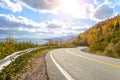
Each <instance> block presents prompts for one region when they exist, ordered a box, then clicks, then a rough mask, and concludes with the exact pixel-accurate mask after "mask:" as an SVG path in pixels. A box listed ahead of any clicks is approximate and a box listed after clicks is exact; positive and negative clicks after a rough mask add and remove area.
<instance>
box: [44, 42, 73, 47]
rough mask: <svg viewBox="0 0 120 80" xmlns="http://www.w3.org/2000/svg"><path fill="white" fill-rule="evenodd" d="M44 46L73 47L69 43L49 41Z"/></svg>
mask: <svg viewBox="0 0 120 80" xmlns="http://www.w3.org/2000/svg"><path fill="white" fill-rule="evenodd" d="M44 46H55V47H74V44H73V43H71V42H69V41H65V42H57V41H49V42H47V43H45V44H44Z"/></svg>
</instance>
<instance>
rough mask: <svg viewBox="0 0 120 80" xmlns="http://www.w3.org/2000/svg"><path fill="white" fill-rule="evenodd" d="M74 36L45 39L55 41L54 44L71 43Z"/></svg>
mask: <svg viewBox="0 0 120 80" xmlns="http://www.w3.org/2000/svg"><path fill="white" fill-rule="evenodd" d="M75 37H76V35H68V36H62V37H55V38H48V39H45V40H47V41H56V42H66V41H69V42H72V41H73V40H74V39H75Z"/></svg>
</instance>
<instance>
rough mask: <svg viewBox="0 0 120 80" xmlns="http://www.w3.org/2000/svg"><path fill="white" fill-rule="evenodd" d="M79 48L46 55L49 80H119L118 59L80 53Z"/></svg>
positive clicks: (63, 49) (119, 64) (119, 67)
mask: <svg viewBox="0 0 120 80" xmlns="http://www.w3.org/2000/svg"><path fill="white" fill-rule="evenodd" d="M81 49H83V47H79V48H62V49H55V50H52V51H51V52H49V53H48V54H47V55H46V65H47V73H48V77H49V79H50V80H120V59H114V58H109V57H103V56H98V55H93V54H89V53H86V52H82V51H81Z"/></svg>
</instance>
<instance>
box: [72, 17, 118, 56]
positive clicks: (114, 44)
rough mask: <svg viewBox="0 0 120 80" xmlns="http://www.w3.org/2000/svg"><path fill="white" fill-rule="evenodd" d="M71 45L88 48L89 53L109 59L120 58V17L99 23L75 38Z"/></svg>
mask: <svg viewBox="0 0 120 80" xmlns="http://www.w3.org/2000/svg"><path fill="white" fill-rule="evenodd" d="M73 43H74V44H75V45H77V46H78V45H79V46H89V51H91V52H94V53H97V54H100V55H106V56H111V57H116V58H118V57H120V16H119V15H118V16H116V17H114V18H111V19H107V20H105V21H102V22H99V23H97V24H96V25H94V26H93V27H92V28H90V29H88V30H87V31H85V32H84V33H82V34H80V35H79V36H77V37H76V38H75V39H74V41H73Z"/></svg>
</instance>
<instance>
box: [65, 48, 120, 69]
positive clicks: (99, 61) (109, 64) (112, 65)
mask: <svg viewBox="0 0 120 80" xmlns="http://www.w3.org/2000/svg"><path fill="white" fill-rule="evenodd" d="M67 52H68V53H70V54H73V55H76V56H79V57H81V58H85V59H88V60H90V61H94V62H98V63H101V64H104V65H107V66H111V67H114V68H119V69H120V65H116V64H112V63H108V62H105V61H101V60H97V59H93V58H89V57H86V56H82V55H78V54H74V53H73V52H71V51H69V50H68V49H67Z"/></svg>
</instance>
